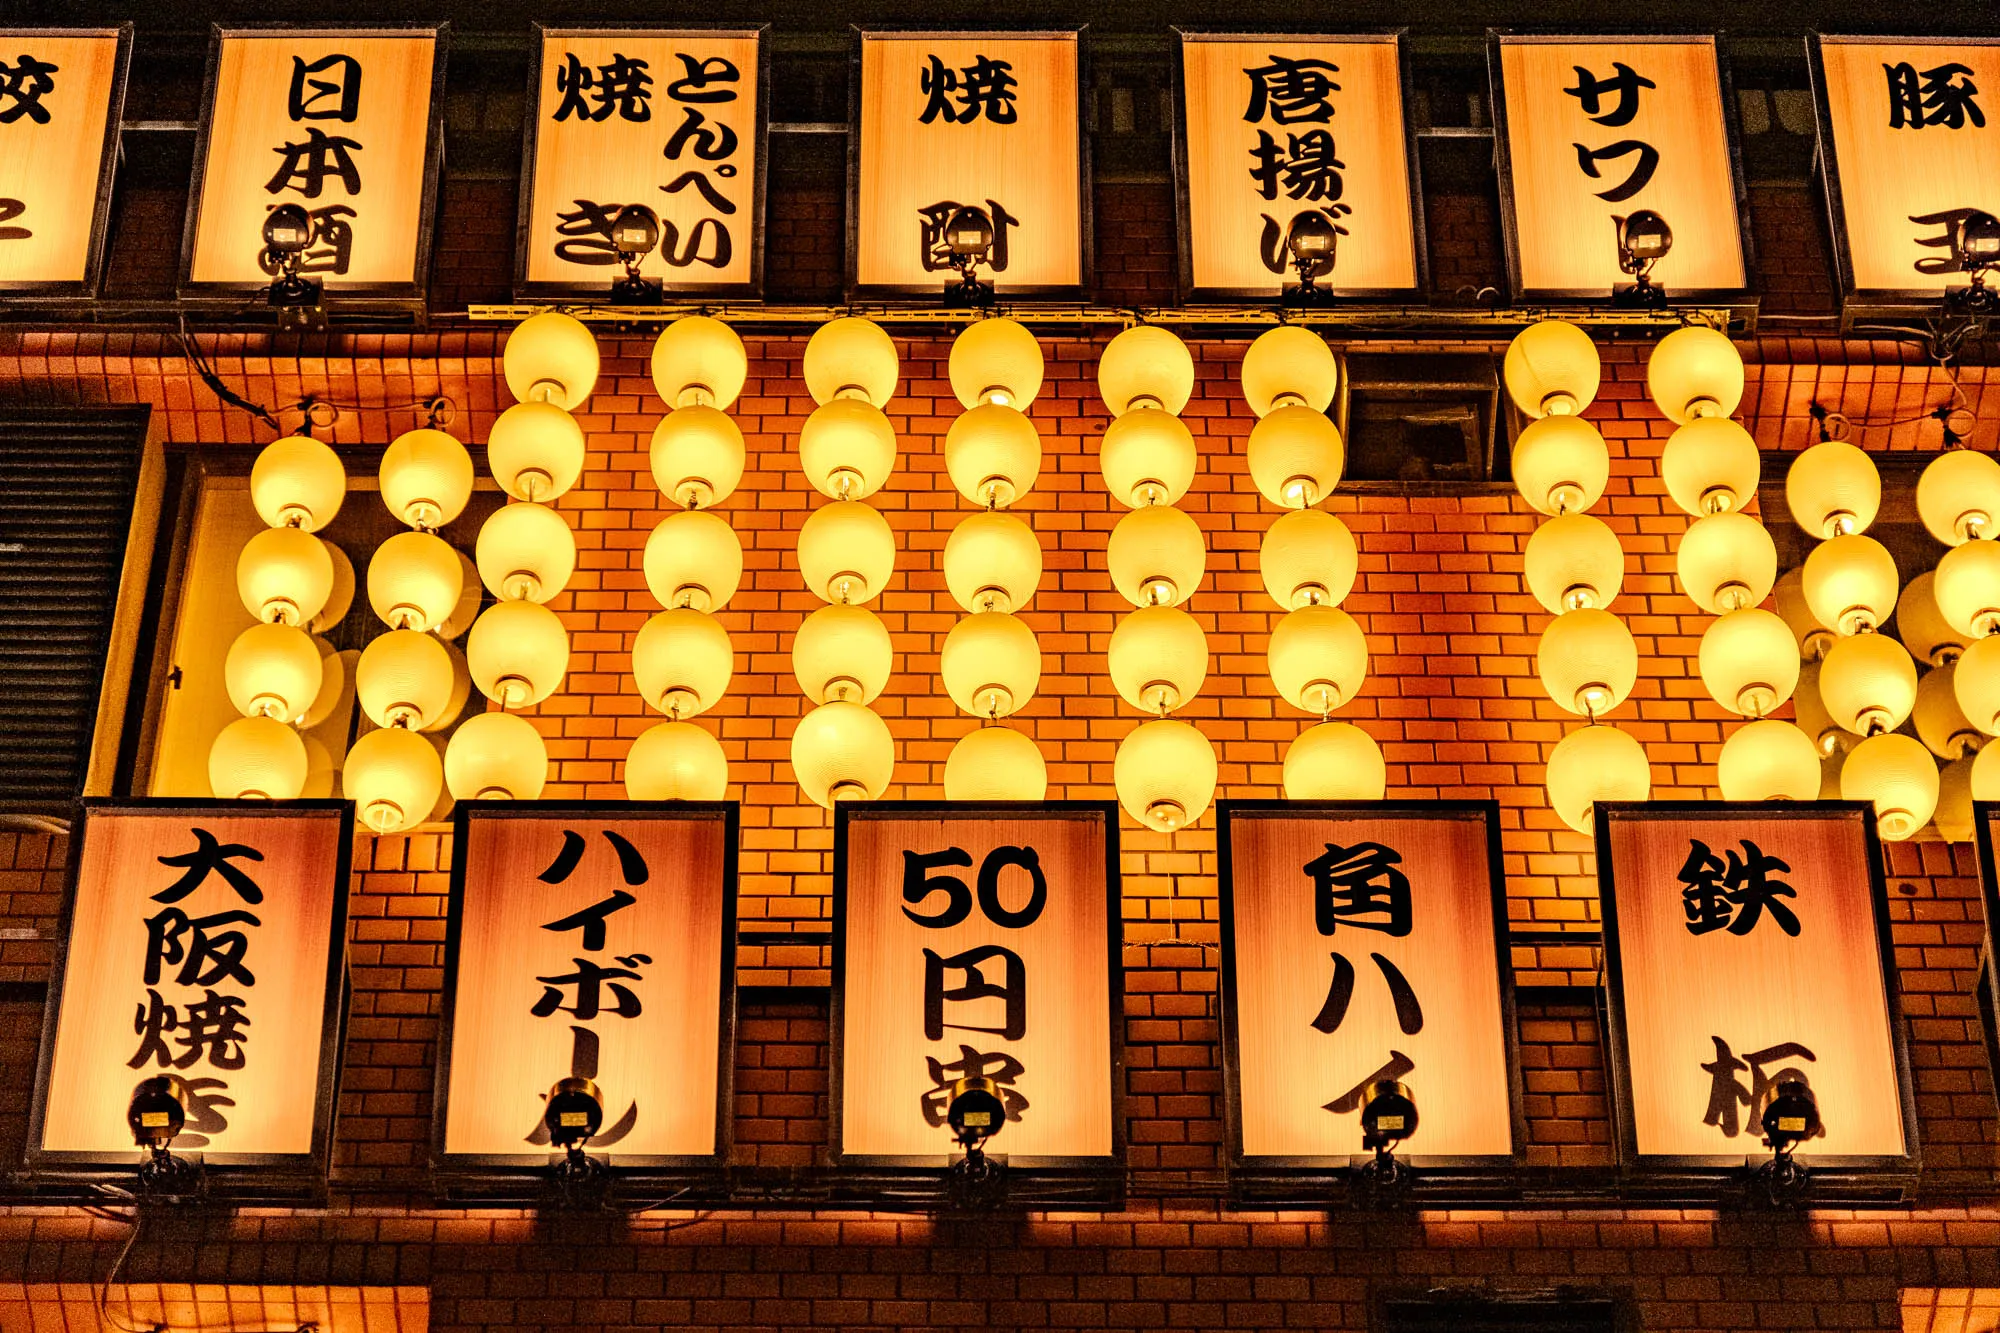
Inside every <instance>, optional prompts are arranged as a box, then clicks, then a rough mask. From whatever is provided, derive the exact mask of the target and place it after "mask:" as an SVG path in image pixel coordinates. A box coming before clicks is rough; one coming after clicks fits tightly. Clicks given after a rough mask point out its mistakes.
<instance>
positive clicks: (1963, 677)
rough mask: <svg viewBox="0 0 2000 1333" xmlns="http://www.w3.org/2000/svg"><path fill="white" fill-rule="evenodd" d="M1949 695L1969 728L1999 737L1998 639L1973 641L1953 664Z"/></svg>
mask: <svg viewBox="0 0 2000 1333" xmlns="http://www.w3.org/2000/svg"><path fill="white" fill-rule="evenodd" d="M1951 686H1952V691H1953V692H1954V693H1955V694H1957V695H1958V706H1959V709H1960V710H1961V711H1963V712H1964V714H1965V716H1966V718H1967V720H1968V721H1970V722H1971V723H1972V725H1973V726H1975V727H1978V728H1979V729H1980V730H1981V731H1983V732H1985V733H1986V734H1987V735H1989V736H2000V635H1995V636H1993V637H1992V638H1986V639H1976V640H1974V641H1973V642H1972V643H1971V644H1970V645H1968V646H1967V648H1966V650H1965V653H1964V655H1963V656H1961V657H1960V658H1959V659H1958V661H1957V662H1956V663H1955V664H1953V670H1952V673H1951Z"/></svg>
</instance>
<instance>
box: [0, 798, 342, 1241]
mask: <svg viewBox="0 0 2000 1333" xmlns="http://www.w3.org/2000/svg"><path fill="white" fill-rule="evenodd" d="M79 804H80V809H79V811H78V814H77V819H76V822H75V824H74V826H73V827H72V829H71V831H70V845H69V859H68V864H67V868H66V870H65V876H64V887H63V905H62V917H61V922H60V925H59V926H58V927H57V934H56V951H55V959H54V961H53V962H52V963H51V964H50V967H49V983H48V998H47V1000H46V1002H45V1003H44V1007H43V1013H42V1040H41V1050H40V1052H39V1054H38V1055H37V1057H36V1063H35V1092H34V1101H33V1103H32V1104H31V1106H30V1109H29V1112H28V1138H27V1146H26V1150H25V1152H24V1154H23V1166H24V1174H25V1175H26V1176H28V1177H29V1178H30V1179H31V1180H32V1181H33V1182H35V1184H36V1185H37V1187H38V1189H46V1190H47V1191H48V1192H53V1193H57V1194H66V1193H68V1192H69V1191H72V1190H81V1191H82V1192H84V1193H85V1194H87V1195H89V1196H90V1197H100V1196H98V1195H97V1194H96V1193H95V1186H97V1185H99V1184H102V1183H106V1182H129V1181H130V1180H131V1178H132V1173H133V1171H134V1169H135V1168H136V1167H137V1165H138V1163H139V1162H140V1161H141V1160H143V1158H144V1156H145V1154H144V1153H142V1152H141V1151H140V1150H139V1149H138V1148H136V1147H134V1148H131V1149H129V1150H127V1151H124V1152H119V1153H97V1152H68V1151H52V1150H48V1149H44V1148H43V1147H41V1143H42V1138H43V1131H44V1127H45V1125H46V1123H47V1116H48V1109H49V1091H50V1078H51V1075H52V1073H53V1070H54V1066H55V1054H56V1036H57V1034H58V1033H59V1032H60V1030H61V1019H62V999H63V979H64V976H65V975H66V973H67V970H68V967H69V963H70V944H71V938H70V937H71V931H72V928H73V926H74V923H75V919H76V906H77V894H78V890H79V888H80V877H81V872H82V868H83V854H84V846H85V843H86V841H87V840H88V837H89V831H90V822H91V820H92V818H93V817H95V816H98V815H112V814H126V813H131V814H144V813H147V812H164V811H171V810H185V811H214V812H216V813H218V814H222V815H226V816H227V817H229V818H232V819H244V818H251V819H265V818H268V819H281V818H284V817H287V816H292V815H298V814H304V813H329V814H333V815H336V816H337V817H338V819H339V821H340V830H339V835H338V842H337V846H338V851H337V852H336V854H335V864H334V868H333V920H332V922H331V923H330V925H329V927H328V934H327V959H326V983H325V992H326V1000H325V1006H324V1008H323V1010H322V1011H321V1015H320V1050H319V1061H318V1065H317V1068H318V1086H317V1088H316V1090H315V1091H316V1095H315V1097H314V1102H313V1123H312V1148H311V1150H310V1151H309V1152H304V1153H217V1152H201V1151H198V1150H197V1151H193V1152H181V1153H176V1154H175V1155H176V1156H181V1157H187V1158H189V1159H193V1160H199V1161H200V1163H201V1165H202V1170H203V1174H204V1177H205V1181H206V1188H207V1190H208V1192H209V1193H211V1194H217V1195H221V1196H223V1197H226V1198H231V1199H237V1200H242V1201H246V1202H256V1201H260V1200H275V1201H284V1200H297V1199H301V1198H316V1197H318V1196H320V1195H322V1194H324V1193H325V1190H326V1183H327V1174H328V1171H329V1170H330V1168H331V1166H332V1162H333V1125H334V1118H335V1115H336V1110H337V1107H338V1105H339V1095H340V1071H341V1054H342V1052H343V1050H344V1049H345V1045H346V1037H347V1021H346V1020H347V998H348V983H347V897H348V890H349V888H350V887H351V885H350V871H351V865H352V858H353V850H354V803H353V802H352V801H345V800H324V799H302V800H291V801H225V800H208V801H188V800H184V799H181V798H178V797H133V798H111V797H91V798H88V799H85V800H84V801H82V802H80V803H79ZM139 1077H141V1075H138V1074H135V1075H134V1082H135V1083H136V1082H137V1080H138V1078H139Z"/></svg>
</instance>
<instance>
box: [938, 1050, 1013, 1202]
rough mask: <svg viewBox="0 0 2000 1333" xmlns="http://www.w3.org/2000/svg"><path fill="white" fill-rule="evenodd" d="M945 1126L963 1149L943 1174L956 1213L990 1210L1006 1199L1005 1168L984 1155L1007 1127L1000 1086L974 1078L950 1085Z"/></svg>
mask: <svg viewBox="0 0 2000 1333" xmlns="http://www.w3.org/2000/svg"><path fill="white" fill-rule="evenodd" d="M945 1123H946V1124H948V1125H950V1126H951V1132H952V1137H953V1138H955V1139H956V1140H957V1141H958V1145H959V1147H961V1148H963V1149H965V1156H963V1157H961V1158H960V1159H959V1160H958V1161H956V1162H953V1163H952V1164H951V1169H950V1170H949V1171H948V1172H946V1175H945V1189H946V1192H947V1193H948V1194H949V1196H950V1197H951V1199H952V1201H953V1203H954V1204H955V1205H956V1206H957V1207H959V1208H960V1209H965V1210H980V1209H988V1208H992V1207H994V1206H995V1205H997V1204H998V1203H999V1202H1000V1201H1001V1200H1002V1199H1003V1198H1004V1197H1005V1195H1006V1167H1005V1166H1004V1165H1003V1164H1002V1163H999V1162H995V1161H993V1160H992V1159H991V1158H989V1157H988V1156H987V1155H986V1148H985V1144H986V1141H987V1140H988V1139H990V1138H992V1137H993V1136H994V1135H995V1134H998V1133H999V1132H1000V1131H1001V1130H1002V1129H1005V1128H1006V1126H1007V1106H1006V1103H1004V1102H1002V1101H1001V1100H1000V1085H999V1084H997V1083H995V1082H994V1081H993V1080H992V1079H990V1078H982V1077H979V1076H977V1075H975V1076H973V1077H971V1078H962V1079H959V1080H958V1081H957V1082H956V1083H953V1084H952V1085H951V1101H950V1102H948V1103H947V1104H946V1107H945Z"/></svg>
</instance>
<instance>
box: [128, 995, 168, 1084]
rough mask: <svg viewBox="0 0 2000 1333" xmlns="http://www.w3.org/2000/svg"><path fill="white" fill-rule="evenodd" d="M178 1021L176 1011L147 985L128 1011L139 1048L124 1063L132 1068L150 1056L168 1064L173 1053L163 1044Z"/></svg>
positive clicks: (137, 1066)
mask: <svg viewBox="0 0 2000 1333" xmlns="http://www.w3.org/2000/svg"><path fill="white" fill-rule="evenodd" d="M180 1025H181V1020H180V1011H179V1010H177V1009H175V1008H174V1006H172V1005H170V1004H168V1003H167V1002H166V1001H165V1000H164V999H162V998H161V997H160V993H159V992H158V991H156V990H154V989H152V988H151V987H147V989H146V998H145V999H144V1000H143V1001H141V1002H140V1003H139V1004H138V1005H136V1006H134V1008H133V1012H132V1032H133V1035H135V1036H136V1037H138V1038H139V1049H138V1050H137V1051H135V1052H133V1054H132V1058H131V1059H130V1060H127V1061H126V1062H125V1063H126V1064H127V1065H129V1066H131V1067H132V1068H133V1069H140V1068H143V1067H144V1066H145V1065H146V1063H147V1062H148V1061H151V1060H158V1061H159V1062H160V1063H161V1064H162V1065H172V1064H173V1062H174V1057H173V1052H172V1050H170V1049H169V1048H168V1046H167V1034H168V1033H169V1032H172V1031H174V1030H175V1029H176V1028H178V1027H180Z"/></svg>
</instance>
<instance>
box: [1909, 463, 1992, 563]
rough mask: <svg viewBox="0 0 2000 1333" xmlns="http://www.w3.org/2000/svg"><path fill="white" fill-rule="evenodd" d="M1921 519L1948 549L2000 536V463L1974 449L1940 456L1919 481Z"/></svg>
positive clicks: (1918, 504) (1918, 503)
mask: <svg viewBox="0 0 2000 1333" xmlns="http://www.w3.org/2000/svg"><path fill="white" fill-rule="evenodd" d="M1917 516H1918V517H1919V518H1921V519H1923V521H1924V527H1925V528H1926V529H1928V530H1929V531H1930V534H1931V536H1933V537H1935V538H1937V539H1938V540H1939V541H1941V542H1943V543H1944V544H1945V545H1946V546H1957V545H1958V544H1959V543H1960V542H1964V541H1970V540H1972V539H1974V538H1991V537H1994V536H1996V535H2000V530H1996V529H1995V527H1994V521H1995V519H1996V518H2000V462H1996V461H1995V460H1994V458H1993V456H1992V455H1991V454H1982V453H1978V452H1976V451H1974V450H1971V449H1952V450H1949V451H1948V452H1945V453H1942V454H1939V455H1938V456H1937V457H1936V458H1935V459H1933V460H1931V463H1930V465H1929V466H1928V467H1926V468H1925V469H1924V472H1923V475H1922V476H1921V477H1918V478H1917Z"/></svg>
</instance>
